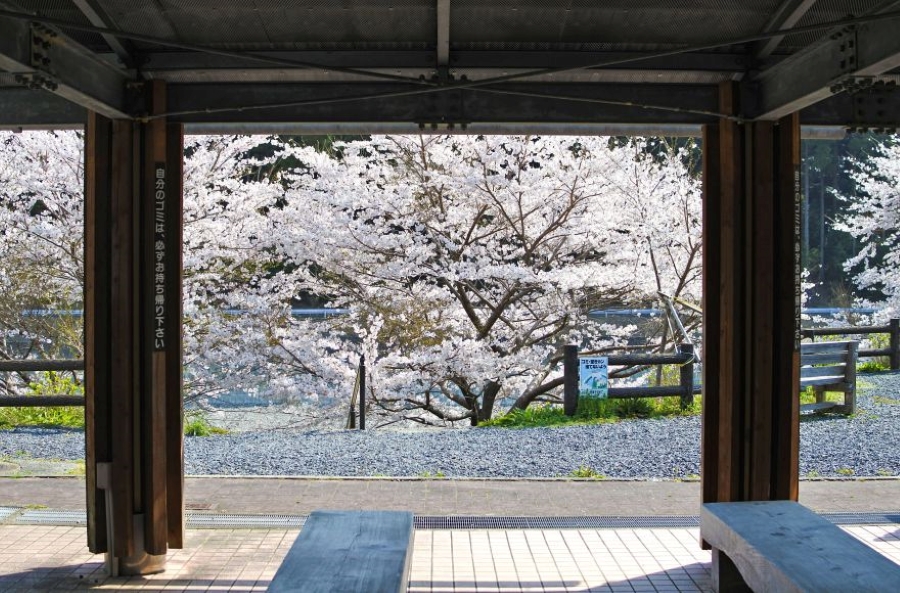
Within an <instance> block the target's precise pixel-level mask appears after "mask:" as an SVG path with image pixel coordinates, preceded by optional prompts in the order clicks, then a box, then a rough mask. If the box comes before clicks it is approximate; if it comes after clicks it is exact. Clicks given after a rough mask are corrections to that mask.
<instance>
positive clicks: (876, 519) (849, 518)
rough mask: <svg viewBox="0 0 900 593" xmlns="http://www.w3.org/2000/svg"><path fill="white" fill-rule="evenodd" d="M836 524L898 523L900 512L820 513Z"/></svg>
mask: <svg viewBox="0 0 900 593" xmlns="http://www.w3.org/2000/svg"><path fill="white" fill-rule="evenodd" d="M819 516H820V517H822V518H825V519H828V520H829V521H831V522H832V523H834V524H835V525H898V524H900V512H891V513H871V512H866V513H819Z"/></svg>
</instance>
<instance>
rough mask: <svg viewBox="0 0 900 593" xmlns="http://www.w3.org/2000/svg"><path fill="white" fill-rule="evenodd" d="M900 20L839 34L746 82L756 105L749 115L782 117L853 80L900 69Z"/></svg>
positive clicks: (820, 98) (866, 25)
mask: <svg viewBox="0 0 900 593" xmlns="http://www.w3.org/2000/svg"><path fill="white" fill-rule="evenodd" d="M898 26H900V20H898V19H897V18H888V19H884V20H880V21H874V22H870V23H867V24H864V25H860V26H859V27H858V28H856V29H851V30H845V31H839V32H836V33H835V34H833V35H832V36H831V37H830V38H828V39H825V40H822V41H819V42H817V43H815V44H813V45H811V46H810V47H808V48H806V49H805V50H803V51H800V52H798V53H796V54H794V55H793V56H791V57H789V58H787V59H785V60H784V61H782V62H780V63H779V64H777V65H775V66H773V67H771V68H768V69H766V70H764V71H763V72H761V73H760V74H759V75H757V76H756V77H755V78H754V79H753V80H752V81H749V82H748V83H745V84H746V85H747V86H746V87H745V90H746V91H747V96H748V97H749V98H750V99H752V100H754V101H755V105H749V106H748V107H749V109H748V110H747V111H746V112H745V114H744V115H745V116H746V117H750V118H752V119H761V120H774V119H779V118H781V117H783V116H785V115H787V114H789V113H793V112H795V111H800V110H801V109H804V108H806V107H808V106H810V105H812V104H814V103H816V102H818V101H821V100H823V99H826V98H828V97H830V96H831V95H833V94H834V92H833V91H832V90H831V88H832V87H834V86H835V85H840V84H841V83H842V82H844V81H847V80H848V79H852V78H853V77H858V76H862V77H873V76H880V75H882V74H885V73H886V72H889V71H890V70H892V69H894V68H897V67H900V35H897V27H898Z"/></svg>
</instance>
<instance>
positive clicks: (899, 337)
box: [890, 319, 900, 371]
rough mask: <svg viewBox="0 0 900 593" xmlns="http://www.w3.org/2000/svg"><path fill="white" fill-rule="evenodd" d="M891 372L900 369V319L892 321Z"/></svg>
mask: <svg viewBox="0 0 900 593" xmlns="http://www.w3.org/2000/svg"><path fill="white" fill-rule="evenodd" d="M890 327H891V370H892V371H896V370H898V369H900V319H891V321H890Z"/></svg>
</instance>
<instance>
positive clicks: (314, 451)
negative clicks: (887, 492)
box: [0, 373, 900, 478]
mask: <svg viewBox="0 0 900 593" xmlns="http://www.w3.org/2000/svg"><path fill="white" fill-rule="evenodd" d="M858 392H859V395H858V407H859V410H860V411H859V413H858V414H857V415H856V416H854V417H852V418H845V417H842V416H825V417H820V418H804V420H803V421H802V422H801V428H800V432H801V454H800V474H801V476H877V475H892V476H897V475H900V373H887V374H879V375H860V377H859V390H858ZM699 443H700V419H699V418H698V417H693V418H671V419H665V420H629V421H622V422H619V423H615V424H604V425H598V426H581V427H571V428H533V429H521V430H503V429H481V428H479V429H435V430H418V431H411V432H400V431H389V430H384V429H382V430H376V431H366V432H360V431H296V430H267V431H259V432H248V433H241V434H229V435H223V436H214V437H188V438H186V439H185V465H186V471H187V473H188V474H220V475H221V474H233V475H309V476H426V475H432V476H434V475H444V476H446V477H457V476H460V477H461V476H465V477H556V476H567V475H570V474H571V472H572V471H574V470H576V469H578V468H579V467H584V468H590V469H591V470H593V471H594V472H597V473H599V474H603V475H605V476H607V477H611V478H685V477H692V476H696V475H698V474H699V473H700V452H699V451H700V444H699ZM83 451H84V438H83V434H82V433H81V432H78V431H65V430H47V429H20V430H14V431H0V458H2V457H21V456H22V455H31V456H34V457H40V458H58V459H81V458H83Z"/></svg>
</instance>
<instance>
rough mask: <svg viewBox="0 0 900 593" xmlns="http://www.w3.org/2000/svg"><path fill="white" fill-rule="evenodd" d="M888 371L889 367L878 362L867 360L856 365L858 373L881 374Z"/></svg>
mask: <svg viewBox="0 0 900 593" xmlns="http://www.w3.org/2000/svg"><path fill="white" fill-rule="evenodd" d="M886 370H888V365H886V364H882V363H881V362H879V361H877V360H867V361H865V362H861V363H859V364H857V365H856V371H857V372H859V373H880V372H882V371H886Z"/></svg>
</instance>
